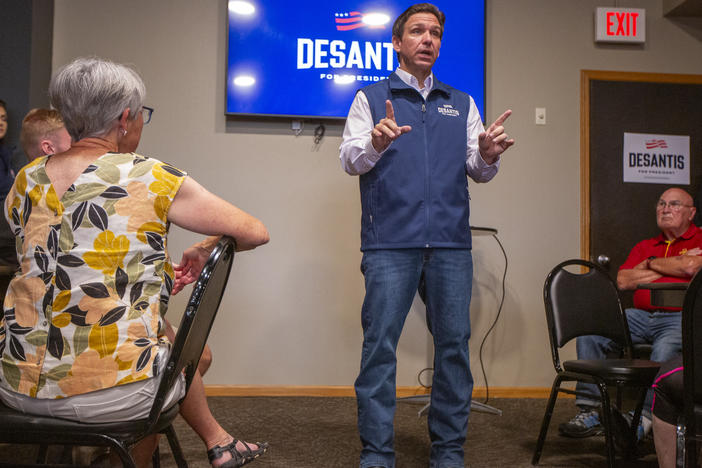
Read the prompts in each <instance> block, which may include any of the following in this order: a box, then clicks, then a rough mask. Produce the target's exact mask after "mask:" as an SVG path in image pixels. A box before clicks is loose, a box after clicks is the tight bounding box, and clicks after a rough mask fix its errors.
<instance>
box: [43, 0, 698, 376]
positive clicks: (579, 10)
mask: <svg viewBox="0 0 702 468" xmlns="http://www.w3.org/2000/svg"><path fill="white" fill-rule="evenodd" d="M438 4H439V7H440V6H441V5H440V2H438ZM487 4H488V8H487V19H488V26H487V43H488V46H487V85H488V92H487V104H488V107H487V116H485V117H486V119H487V120H490V121H492V120H493V119H494V118H496V117H497V116H498V115H499V113H500V112H502V111H503V110H504V109H506V108H511V109H513V110H514V115H513V116H512V117H511V118H510V120H509V121H508V131H509V133H510V134H511V135H512V136H513V137H514V138H515V139H516V140H517V145H516V146H515V147H514V148H513V149H511V150H510V151H509V152H508V153H507V154H505V156H504V160H503V164H502V168H501V171H500V174H499V175H498V176H497V178H496V179H494V180H493V181H492V182H490V183H489V184H483V185H478V184H472V186H471V195H472V213H471V214H472V218H471V222H472V224H474V225H480V226H492V227H495V228H497V229H498V230H499V237H500V239H501V240H502V242H503V244H504V246H505V249H506V251H507V254H508V257H509V270H508V276H507V288H506V301H505V306H504V310H503V312H502V316H501V318H500V321H499V323H498V325H497V327H496V328H495V330H494V331H493V333H492V335H491V336H490V338H489V339H488V340H487V343H486V345H485V350H484V360H485V364H486V366H487V370H488V379H489V383H490V385H491V386H502V387H520V386H522V387H524V386H541V387H546V386H549V385H550V383H551V379H552V376H553V369H552V367H551V366H550V357H549V351H548V342H547V340H548V339H547V335H546V331H545V328H546V326H545V320H544V313H543V303H542V299H541V289H542V285H543V280H544V277H545V275H546V273H547V272H548V270H549V269H550V268H551V267H552V266H553V265H555V264H556V263H557V262H559V261H561V260H563V259H565V258H569V257H578V256H579V254H580V238H579V235H580V152H579V139H580V135H579V119H580V103H579V99H580V70H581V69H600V70H620V71H640V72H661V73H696V74H702V60H700V59H699V57H702V32H701V31H702V28H700V25H699V22H697V23H696V22H694V21H690V20H671V19H666V18H662V11H661V10H662V5H661V0H636V1H634V0H619V1H618V2H617V4H618V6H619V7H632V8H633V7H636V8H645V9H646V13H647V42H646V44H645V45H644V46H613V45H606V46H602V45H595V44H594V43H593V36H594V33H593V29H594V28H593V13H594V9H595V7H597V6H607V5H608V4H609V6H613V5H612V4H613V2H611V1H610V2H607V1H602V0H598V1H596V0H488V2H487ZM225 25H226V3H225V2H224V1H223V0H216V1H215V0H207V1H204V0H203V1H191V0H146V1H144V0H122V1H120V2H112V1H107V0H56V8H55V23H54V51H53V67H54V69H56V68H57V67H58V66H60V65H62V64H64V63H66V62H68V61H69V60H71V59H73V58H74V57H77V56H81V55H98V56H101V57H106V58H110V59H112V60H115V61H118V62H126V63H132V64H134V65H135V66H136V68H137V69H138V70H139V71H140V73H141V74H142V76H143V78H144V81H145V82H146V85H147V90H148V97H147V104H148V105H149V106H152V107H155V108H156V112H155V113H154V118H153V121H152V123H150V124H149V125H148V127H146V128H145V130H144V133H143V137H142V141H141V146H140V148H139V151H140V152H141V153H143V154H146V155H149V156H153V157H156V158H159V159H162V160H166V161H169V162H171V163H173V164H174V165H176V166H178V167H180V168H181V169H184V170H186V171H188V172H189V174H190V175H191V176H193V177H194V178H195V179H196V180H198V181H199V182H201V183H202V184H203V185H205V186H206V187H208V188H209V189H210V190H212V191H213V192H215V193H217V194H218V195H220V196H222V197H224V198H226V199H228V200H230V201H232V202H233V203H235V204H236V205H238V206H239V207H241V208H243V209H245V210H247V211H249V212H251V213H252V214H254V215H255V216H257V217H259V218H260V219H262V220H263V221H264V223H265V224H266V225H267V226H268V228H269V230H270V232H271V238H272V240H271V243H270V244H268V245H266V246H264V247H262V248H261V249H260V250H257V251H254V252H246V253H242V254H240V255H239V256H238V257H237V260H236V262H235V267H234V272H233V275H232V281H231V283H230V286H229V289H228V291H227V294H226V296H225V299H224V302H223V307H222V309H221V310H220V314H219V317H218V318H217V322H216V325H215V328H214V330H213V332H212V335H211V338H210V345H211V347H212V348H213V351H214V355H215V361H214V364H213V367H212V370H211V372H210V374H209V375H208V376H207V377H206V383H208V384H221V385H351V384H352V383H353V380H354V379H355V377H356V372H357V369H358V362H359V359H360V345H361V330H360V307H361V303H362V300H363V281H362V277H361V274H360V271H359V263H360V259H361V255H360V252H359V250H358V247H359V243H360V240H359V230H360V222H359V219H360V203H359V195H358V182H357V180H356V178H354V177H350V176H347V175H346V174H345V173H344V172H343V171H342V169H341V167H340V165H339V162H338V146H339V144H340V141H341V139H340V134H341V127H340V126H339V125H330V126H328V127H327V135H326V136H325V138H324V140H323V141H322V143H321V145H319V147H317V148H315V147H314V144H313V141H312V135H311V132H312V128H311V126H310V125H308V126H307V127H306V128H305V131H304V133H303V135H301V136H299V137H295V136H293V134H292V132H291V131H290V130H289V123H270V122H267V121H252V122H241V121H234V122H231V121H230V122H228V121H227V120H226V119H225V117H224V76H225V69H224V62H225V49H226V45H225V39H226V32H225ZM693 58H694V59H693ZM443 79H444V80H446V81H448V82H450V79H447V78H443ZM310 98H311V99H313V98H314V96H310ZM535 107H546V109H547V123H548V124H547V125H546V126H536V125H534V108H535ZM652 130H653V129H652ZM198 238H199V237H198V236H196V235H193V234H190V233H186V232H184V231H182V230H179V229H177V228H174V229H173V230H172V234H171V237H170V245H169V247H170V251H171V252H172V255H173V256H174V258H177V257H178V252H179V251H181V250H182V249H183V248H184V247H185V246H187V245H189V244H190V243H192V242H194V241H195V240H197V239H198ZM474 255H475V265H476V267H475V268H476V273H475V284H474V286H473V296H474V300H473V307H472V315H473V319H472V325H473V339H472V340H471V353H472V361H473V369H474V375H475V377H476V385H477V386H483V385H484V381H483V378H482V376H481V375H480V370H479V365H478V360H477V357H478V349H479V346H480V342H481V340H482V338H483V336H484V334H485V332H486V331H487V329H488V328H489V326H490V324H491V322H492V320H493V319H494V317H495V314H496V312H497V305H498V303H499V299H500V294H501V290H500V282H501V277H502V268H503V267H504V261H503V260H502V257H501V252H500V250H499V247H498V246H497V244H496V242H495V241H494V240H493V239H492V238H491V237H478V238H476V239H475V241H474ZM185 299H186V298H185V297H184V295H183V294H181V295H180V296H178V297H176V298H175V299H174V300H173V302H172V309H171V312H169V317H171V318H172V319H173V318H174V317H175V316H177V315H179V311H180V310H182V308H183V305H184V303H185ZM423 320H424V319H423V314H422V308H421V307H420V306H419V305H418V304H417V303H415V305H414V306H413V308H412V310H411V311H410V315H409V318H408V321H407V324H406V327H405V332H404V335H403V337H402V340H401V342H400V347H399V352H398V356H399V363H398V384H399V385H416V382H417V373H418V372H419V371H420V370H421V369H422V368H424V367H426V366H427V365H430V363H431V360H432V355H431V343H430V340H429V337H428V333H427V332H426V327H425V325H424V321H423ZM173 321H176V320H175V319H173ZM571 351H572V350H571Z"/></svg>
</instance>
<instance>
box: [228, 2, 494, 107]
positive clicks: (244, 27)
mask: <svg viewBox="0 0 702 468" xmlns="http://www.w3.org/2000/svg"><path fill="white" fill-rule="evenodd" d="M413 3H415V2H414V1H412V0H409V1H406V0H353V1H346V0H342V1H338V0H335V1H326V2H325V1H319V0H298V1H296V2H289V1H287V0H286V1H283V0H229V3H228V7H229V14H228V26H229V27H228V34H229V36H228V40H227V44H228V51H227V96H226V112H227V113H228V114H247V115H275V116H290V117H323V118H324V117H326V118H345V117H346V114H347V113H348V110H349V107H350V105H351V101H352V100H353V97H354V96H355V94H356V91H357V90H358V89H359V88H361V87H363V86H366V85H369V84H371V83H374V82H377V81H380V80H383V79H385V78H386V77H387V76H388V75H389V74H390V73H391V72H392V71H393V70H395V68H397V66H398V62H397V57H396V54H395V51H394V50H393V47H392V25H393V22H394V21H395V18H397V16H399V15H400V14H401V13H402V12H403V11H404V10H405V9H407V7H409V6H411V5H412V4H413ZM436 4H437V6H438V7H439V8H440V9H441V10H442V11H443V12H444V13H446V24H445V32H444V36H443V40H442V44H441V51H440V57H439V59H438V61H437V62H436V66H435V67H434V72H435V74H436V76H437V78H438V79H439V80H441V81H443V82H445V83H447V84H449V85H451V86H453V87H455V88H458V89H460V90H462V91H465V92H467V93H469V94H471V95H472V96H473V99H474V100H475V102H476V104H477V106H478V109H479V110H480V113H481V115H483V116H484V97H485V0H445V1H439V2H437V3H436Z"/></svg>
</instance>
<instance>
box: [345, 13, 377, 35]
mask: <svg viewBox="0 0 702 468" xmlns="http://www.w3.org/2000/svg"><path fill="white" fill-rule="evenodd" d="M334 16H335V18H334V22H335V23H336V30H337V31H351V30H352V29H358V28H384V27H385V25H383V24H368V23H364V22H363V17H364V16H365V15H364V13H361V12H360V11H349V12H347V13H335V14H334ZM371 16H373V15H371Z"/></svg>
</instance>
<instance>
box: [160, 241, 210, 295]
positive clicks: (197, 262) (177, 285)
mask: <svg viewBox="0 0 702 468" xmlns="http://www.w3.org/2000/svg"><path fill="white" fill-rule="evenodd" d="M218 241H219V237H218V236H214V237H208V238H207V239H206V240H204V241H202V242H198V243H197V244H193V245H192V246H190V247H188V248H187V249H185V251H184V252H183V258H181V259H180V263H177V264H174V265H173V270H174V271H175V280H174V281H173V289H171V295H173V296H175V295H176V294H178V293H179V292H180V291H181V290H182V289H183V288H184V287H185V286H187V285H189V284H190V283H192V282H194V281H195V280H197V278H198V277H199V276H200V272H202V268H203V267H204V266H205V263H206V262H207V259H208V258H210V253H211V252H212V249H214V246H215V245H217V242H218Z"/></svg>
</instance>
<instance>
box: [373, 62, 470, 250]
mask: <svg viewBox="0 0 702 468" xmlns="http://www.w3.org/2000/svg"><path fill="white" fill-rule="evenodd" d="M360 92H362V93H364V94H365V95H366V97H367V98H368V103H369V104H370V110H371V114H372V115H373V122H376V123H377V122H379V121H380V120H381V119H382V118H384V117H385V101H386V100H387V99H389V100H390V101H392V105H393V109H394V111H395V120H396V121H397V124H398V125H400V126H402V125H410V126H412V131H410V132H409V133H406V134H404V135H402V136H400V137H399V138H398V139H397V140H395V141H394V142H393V143H392V144H391V145H390V147H389V148H388V149H387V151H386V152H385V153H383V156H382V157H381V158H380V160H379V161H378V163H377V164H376V166H375V167H374V168H373V169H372V170H371V171H369V172H367V173H365V174H363V175H361V176H360V178H359V181H360V187H361V206H362V218H361V250H371V249H403V248H417V247H423V248H426V247H444V248H471V236H470V225H469V221H468V217H469V215H470V207H469V196H468V179H467V176H466V165H465V164H466V148H467V141H466V138H467V136H466V125H467V123H466V122H467V118H468V111H469V110H470V98H469V96H468V95H467V94H466V93H464V92H461V91H458V90H457V89H454V88H452V87H450V86H448V85H445V84H444V83H441V82H439V81H438V80H436V77H434V87H433V88H432V90H431V92H430V93H429V96H427V99H426V101H425V100H424V98H423V97H422V95H421V94H419V92H417V90H415V89H414V88H412V87H410V86H408V85H407V84H405V83H404V82H403V81H402V80H401V79H400V77H398V76H397V75H396V74H395V73H392V74H391V75H390V76H389V77H388V79H387V80H383V81H379V82H378V83H374V84H372V85H370V86H367V87H365V88H363V89H361V90H360Z"/></svg>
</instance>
